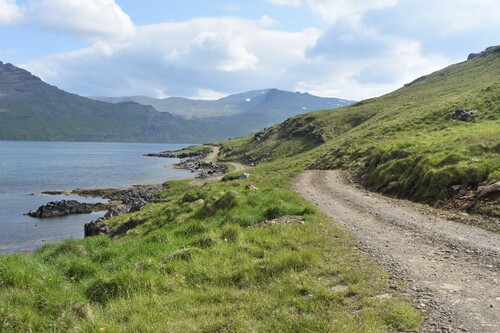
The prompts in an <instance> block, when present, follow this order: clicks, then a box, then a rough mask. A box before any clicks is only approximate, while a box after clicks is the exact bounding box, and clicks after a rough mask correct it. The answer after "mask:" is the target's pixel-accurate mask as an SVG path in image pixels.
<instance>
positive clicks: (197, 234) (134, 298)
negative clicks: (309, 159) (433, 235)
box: [0, 163, 421, 332]
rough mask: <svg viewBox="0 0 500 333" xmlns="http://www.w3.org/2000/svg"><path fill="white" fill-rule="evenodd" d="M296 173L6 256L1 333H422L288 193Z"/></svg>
mask: <svg viewBox="0 0 500 333" xmlns="http://www.w3.org/2000/svg"><path fill="white" fill-rule="evenodd" d="M299 171H301V170H300V169H298V168H294V167H293V165H283V163H269V164H267V165H265V166H264V165H263V166H260V167H257V168H253V169H251V176H250V177H249V179H233V180H229V179H227V180H226V181H225V182H216V183H215V182H213V183H207V184H205V185H204V186H202V187H195V186H192V185H189V183H188V182H187V181H174V182H171V183H170V184H171V186H170V187H169V189H168V190H167V191H166V192H164V193H162V194H161V195H162V196H163V197H164V198H168V199H169V200H170V201H169V202H167V203H157V204H150V205H147V206H145V207H143V208H142V209H141V210H140V211H138V212H135V213H132V214H127V215H123V216H120V217H118V218H115V219H113V220H111V221H110V224H112V225H113V226H118V225H122V224H124V223H128V222H130V221H134V225H137V227H135V228H134V229H131V230H129V232H128V234H127V235H126V236H124V237H122V238H115V239H110V238H108V237H106V236H99V237H91V238H87V239H84V240H67V241H64V242H62V243H59V244H51V245H47V246H45V247H43V248H41V249H40V250H38V251H37V252H36V253H34V254H17V255H9V256H5V257H1V258H0V322H1V323H2V331H3V332H27V331H36V332H42V331H53V332H59V331H61V332H62V331H71V332H121V331H132V332H164V331H170V332H193V331H196V332H247V331H260V332H386V331H389V332H390V331H402V330H406V331H414V330H415V331H416V330H418V329H419V327H420V322H421V317H420V313H419V312H418V311H417V310H415V309H414V308H413V307H412V305H411V303H410V302H409V301H408V300H407V299H405V298H404V297H402V296H401V295H400V294H399V292H398V291H397V290H396V289H398V288H399V287H402V285H401V284H400V283H399V282H397V281H393V280H391V279H389V278H388V276H387V275H386V274H385V273H384V272H382V271H380V270H379V268H377V267H376V265H375V264H374V263H373V262H371V261H370V260H369V259H368V258H367V257H366V256H365V255H363V254H361V253H360V252H359V251H358V250H357V249H356V243H355V241H354V240H353V239H352V238H351V237H350V236H349V235H347V234H346V233H345V232H344V231H343V230H342V229H341V228H339V227H337V226H335V225H334V224H332V223H331V222H330V221H328V220H327V219H325V217H324V216H323V215H321V214H320V213H318V211H317V210H316V209H315V207H313V206H311V205H310V204H309V203H307V202H306V201H305V200H303V199H302V198H300V197H299V196H298V195H297V194H295V193H294V192H293V191H290V179H292V178H293V175H294V174H295V172H299ZM250 184H252V185H253V186H249V185H250ZM271 220H272V221H273V222H274V223H269V222H266V221H271Z"/></svg>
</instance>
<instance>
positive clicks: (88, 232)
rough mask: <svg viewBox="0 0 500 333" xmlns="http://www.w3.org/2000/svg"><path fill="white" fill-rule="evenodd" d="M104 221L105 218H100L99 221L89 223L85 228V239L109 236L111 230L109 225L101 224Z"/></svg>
mask: <svg viewBox="0 0 500 333" xmlns="http://www.w3.org/2000/svg"><path fill="white" fill-rule="evenodd" d="M103 220H104V219H103V218H99V219H97V220H92V221H90V222H89V223H85V225H84V226H83V235H84V237H91V236H99V235H107V234H109V232H110V229H111V228H110V226H108V225H102V224H101V223H100V222H102V221H103Z"/></svg>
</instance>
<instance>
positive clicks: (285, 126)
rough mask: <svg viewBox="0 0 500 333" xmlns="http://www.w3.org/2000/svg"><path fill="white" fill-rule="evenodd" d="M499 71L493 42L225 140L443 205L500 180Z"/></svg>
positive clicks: (245, 156) (257, 154)
mask: <svg viewBox="0 0 500 333" xmlns="http://www.w3.org/2000/svg"><path fill="white" fill-rule="evenodd" d="M499 75H500V46H495V47H490V48H488V49H487V50H486V51H484V52H482V53H479V54H477V55H476V56H474V57H470V60H467V61H464V62H461V63H458V64H455V65H452V66H449V67H447V68H444V69H442V70H440V71H437V72H435V73H432V74H430V75H426V76H423V77H421V78H418V79H416V80H415V81H413V82H410V83H408V84H406V85H405V86H404V87H402V88H400V89H398V90H396V91H394V92H392V93H390V94H387V95H384V96H381V97H378V98H373V99H368V100H364V101H361V102H358V103H355V104H352V105H349V106H347V107H343V108H339V109H336V110H334V111H332V110H325V111H316V112H311V113H307V114H303V115H299V116H296V117H294V118H290V119H288V120H287V121H285V122H284V123H281V124H279V125H276V126H273V127H271V128H268V129H266V130H263V131H260V132H258V133H256V134H253V135H251V136H249V137H247V138H244V139H236V140H231V141H228V142H226V143H223V146H224V149H223V152H224V153H225V154H226V157H227V159H228V160H243V161H246V162H247V163H260V162H263V161H270V160H277V159H283V158H287V157H289V158H293V159H297V160H298V161H300V162H297V163H299V164H301V165H303V166H304V167H306V168H312V169H335V168H346V169H349V170H351V171H354V172H356V173H357V174H358V175H359V176H360V177H362V180H363V181H364V182H365V183H366V184H367V185H369V186H371V187H372V188H374V189H376V190H379V191H383V192H386V193H390V194H394V195H397V196H401V197H406V198H410V199H413V200H417V201H423V202H428V203H433V204H434V203H438V204H439V203H442V200H452V199H453V198H455V197H454V196H456V195H457V193H461V195H467V194H471V193H472V192H471V191H474V190H477V189H478V187H479V188H481V186H485V185H488V184H491V183H495V182H498V181H500V80H499ZM475 207H477V206H475ZM488 207H489V208H484V209H485V212H486V213H487V214H490V215H494V216H500V211H499V210H498V206H496V207H494V205H492V206H488Z"/></svg>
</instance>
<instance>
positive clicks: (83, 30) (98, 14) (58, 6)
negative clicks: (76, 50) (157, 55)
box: [0, 0, 135, 40]
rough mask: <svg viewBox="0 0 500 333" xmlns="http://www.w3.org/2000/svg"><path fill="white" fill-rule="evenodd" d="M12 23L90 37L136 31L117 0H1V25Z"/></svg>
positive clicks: (118, 36)
mask: <svg viewBox="0 0 500 333" xmlns="http://www.w3.org/2000/svg"><path fill="white" fill-rule="evenodd" d="M13 24H19V25H24V26H38V27H40V28H42V29H44V30H48V31H55V32H58V33H67V34H72V35H75V36H77V37H80V38H84V39H89V40H110V39H115V40H116V39H124V38H129V37H131V36H132V35H133V34H134V33H135V26H134V24H133V23H132V20H131V19H130V17H129V16H128V15H127V14H126V13H124V12H123V10H122V9H121V8H120V6H119V5H118V4H116V3H115V1H114V0H85V1H81V0H39V1H32V2H29V3H27V4H26V5H24V6H18V5H17V3H16V1H15V0H0V25H13Z"/></svg>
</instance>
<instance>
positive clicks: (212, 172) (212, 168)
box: [175, 158, 228, 179]
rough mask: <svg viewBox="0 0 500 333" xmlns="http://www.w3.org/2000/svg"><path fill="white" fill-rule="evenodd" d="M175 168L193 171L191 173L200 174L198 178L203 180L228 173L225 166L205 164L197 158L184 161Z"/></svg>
mask: <svg viewBox="0 0 500 333" xmlns="http://www.w3.org/2000/svg"><path fill="white" fill-rule="evenodd" d="M175 166H176V167H178V168H181V169H186V170H191V172H198V176H197V178H201V179H206V178H209V177H214V176H219V175H222V174H224V173H226V172H227V171H228V167H227V165H225V164H218V163H212V162H203V161H200V160H199V159H195V158H190V159H186V160H183V161H182V162H180V163H177V164H176V165H175Z"/></svg>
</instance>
